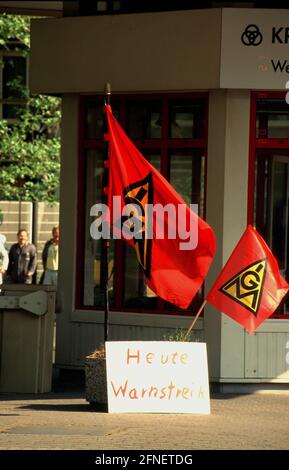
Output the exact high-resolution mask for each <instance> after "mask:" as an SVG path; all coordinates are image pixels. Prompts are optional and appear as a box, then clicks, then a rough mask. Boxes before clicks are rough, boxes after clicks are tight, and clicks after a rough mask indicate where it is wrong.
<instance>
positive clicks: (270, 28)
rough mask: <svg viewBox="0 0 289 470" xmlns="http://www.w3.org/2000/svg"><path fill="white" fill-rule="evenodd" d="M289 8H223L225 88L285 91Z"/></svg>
mask: <svg viewBox="0 0 289 470" xmlns="http://www.w3.org/2000/svg"><path fill="white" fill-rule="evenodd" d="M288 80H289V10H275V9H269V10H268V9H267V10H266V9H258V8H249V9H247V8H224V9H223V10H222V40H221V72H220V87H221V88H247V89H259V90H262V89H264V90H270V89H273V90H274V89H275V90H276V89H279V90H285V87H286V86H285V85H286V82H287V81H288Z"/></svg>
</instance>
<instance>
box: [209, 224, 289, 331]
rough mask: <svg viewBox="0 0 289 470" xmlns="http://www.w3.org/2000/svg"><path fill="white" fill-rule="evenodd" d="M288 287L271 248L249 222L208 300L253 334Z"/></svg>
mask: <svg viewBox="0 0 289 470" xmlns="http://www.w3.org/2000/svg"><path fill="white" fill-rule="evenodd" d="M288 289H289V285H288V284H287V282H286V281H285V279H284V278H283V277H282V276H281V274H280V272H279V268H278V263H277V261H276V259H275V258H274V256H273V254H272V252H271V250H270V248H269V247H268V245H267V244H266V242H265V241H264V240H263V238H262V237H261V235H260V234H259V233H258V232H257V230H256V229H255V228H253V227H252V226H251V225H249V226H248V227H247V229H246V230H245V232H244V233H243V235H242V237H241V239H240V240H239V243H238V244H237V246H236V248H235V249H234V251H233V253H232V254H231V256H230V258H229V259H228V261H227V263H226V265H225V267H224V268H223V270H222V271H221V273H220V275H219V277H218V278H217V280H216V281H215V284H214V285H213V287H212V289H211V290H210V292H209V294H208V295H207V301H208V302H210V303H211V304H212V305H214V306H215V307H216V308H217V309H218V310H220V311H221V312H224V313H226V314H227V315H228V316H229V317H231V318H233V320H236V321H237V322H238V323H240V324H241V325H242V326H243V327H244V328H246V330H247V331H248V332H249V333H253V332H254V331H255V330H256V328H257V327H258V326H259V325H260V324H261V323H262V322H263V321H264V320H266V318H268V317H270V315H272V313H273V312H274V311H275V310H276V308H277V307H278V305H279V304H280V302H281V300H282V299H283V297H284V295H285V294H286V293H287V291H288Z"/></svg>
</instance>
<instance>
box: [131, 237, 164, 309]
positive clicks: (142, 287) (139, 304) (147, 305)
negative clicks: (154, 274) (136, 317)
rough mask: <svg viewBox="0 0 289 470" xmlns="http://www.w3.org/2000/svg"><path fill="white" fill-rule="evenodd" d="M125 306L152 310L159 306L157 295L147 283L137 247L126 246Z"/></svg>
mask: <svg viewBox="0 0 289 470" xmlns="http://www.w3.org/2000/svg"><path fill="white" fill-rule="evenodd" d="M124 272H125V274H124V276H125V290H124V306H125V307H127V308H131V309H134V308H135V309H144V310H151V309H156V308H157V296H156V295H155V293H154V292H153V291H152V290H151V289H150V288H149V287H148V286H147V285H146V281H145V276H144V274H143V270H142V268H141V266H140V264H139V263H138V260H137V257H136V253H135V249H134V248H132V247H131V246H129V245H126V247H125V271H124Z"/></svg>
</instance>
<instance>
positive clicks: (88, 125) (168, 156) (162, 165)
mask: <svg viewBox="0 0 289 470" xmlns="http://www.w3.org/2000/svg"><path fill="white" fill-rule="evenodd" d="M111 105H112V109H113V112H114V114H115V116H116V118H117V119H118V120H119V122H120V124H121V125H122V127H123V128H124V129H125V131H126V133H127V134H128V136H129V137H130V138H131V139H132V140H133V141H134V143H135V145H136V147H137V148H138V149H139V150H140V152H141V153H142V154H143V155H144V157H145V158H147V159H148V160H149V161H150V163H152V165H154V166H155V167H156V168H157V169H158V170H159V171H161V173H162V174H163V175H164V176H165V178H167V179H168V180H169V181H170V182H171V184H172V185H173V186H174V187H175V189H176V190H177V191H178V192H179V193H180V194H181V196H182V197H183V198H184V199H185V201H186V202H187V203H196V204H199V213H200V215H201V216H203V217H204V215H205V169H206V146H207V95H206V94H205V93H202V94H198V95H197V94H189V95H188V94H186V95H183V94H180V95H138V96H134V95H129V96H124V95H122V96H113V97H112V99H111ZM102 106H103V98H100V97H83V99H82V103H81V123H82V127H81V132H80V135H81V136H82V137H81V148H80V161H79V180H80V187H79V215H80V217H79V227H78V247H79V252H78V256H77V258H78V267H77V272H78V279H77V286H78V288H77V292H78V294H77V299H76V300H77V302H76V303H77V306H78V307H81V308H88V309H94V310H95V309H96V308H102V307H103V291H104V286H105V283H104V279H103V274H102V265H103V260H102V256H103V255H102V251H103V250H102V246H103V243H104V242H103V241H96V240H93V239H92V238H91V236H90V225H91V223H92V221H93V218H92V217H91V216H90V207H91V206H92V205H93V204H95V203H96V202H100V201H101V188H102V175H103V159H104V157H105V144H104V142H103V133H104V122H103V114H102ZM109 300H110V307H111V308H112V309H115V310H119V311H121V310H124V311H134V312H135V311H140V312H143V311H145V312H150V313H153V312H157V313H172V314H173V313H174V312H175V311H176V310H178V309H177V307H175V306H174V305H171V304H169V303H168V302H164V301H163V300H162V299H160V298H158V297H157V296H156V295H155V294H154V293H153V292H152V291H151V290H150V289H149V288H148V287H147V285H146V283H145V278H144V275H143V272H142V269H141V268H140V266H139V264H138V262H137V259H136V256H135V253H134V250H133V249H132V248H131V247H130V246H128V245H127V244H125V243H124V242H123V241H121V240H110V243H109ZM201 301H202V292H199V294H198V295H197V296H196V297H195V299H194V301H193V303H192V305H191V306H190V309H188V311H187V312H184V313H185V314H188V315H189V314H191V313H192V311H194V310H195V309H197V308H198V306H199V305H200V303H201Z"/></svg>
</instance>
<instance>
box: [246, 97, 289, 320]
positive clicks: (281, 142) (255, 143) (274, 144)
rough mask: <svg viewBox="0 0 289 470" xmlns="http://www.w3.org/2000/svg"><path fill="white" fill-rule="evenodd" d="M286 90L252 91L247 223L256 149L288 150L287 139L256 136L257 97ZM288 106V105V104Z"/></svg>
mask: <svg viewBox="0 0 289 470" xmlns="http://www.w3.org/2000/svg"><path fill="white" fill-rule="evenodd" d="M286 93H288V90H284V91H252V92H251V109H250V138H249V175H248V206H247V223H248V224H251V225H253V223H254V192H255V161H256V151H257V150H258V149H276V150H280V149H282V150H284V149H285V150H289V139H268V138H265V139H263V138H257V137H256V117H257V99H258V98H268V99H270V98H276V99H278V98H279V99H282V98H283V99H284V101H285V96H286ZM288 106H289V105H288ZM271 318H282V319H285V318H286V319H288V318H289V314H285V315H272V317H271Z"/></svg>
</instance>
